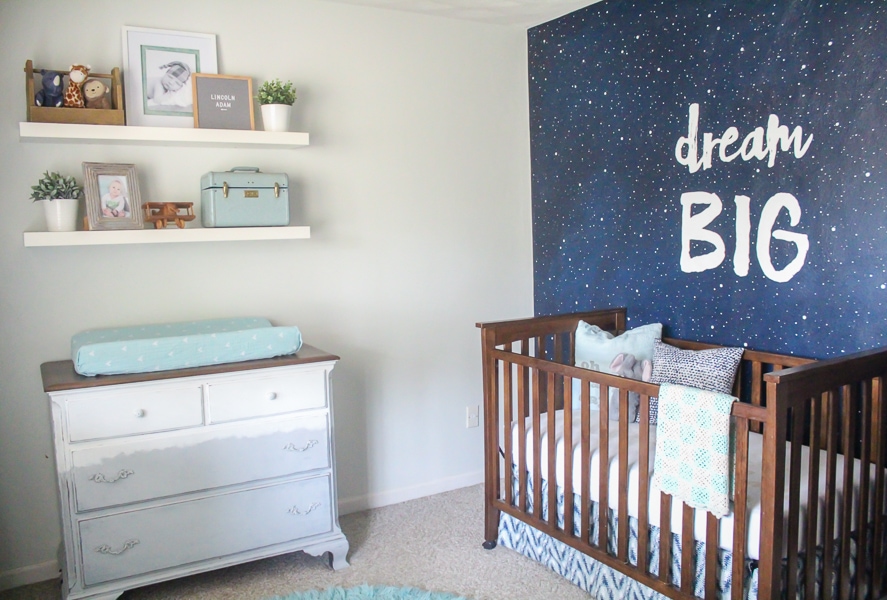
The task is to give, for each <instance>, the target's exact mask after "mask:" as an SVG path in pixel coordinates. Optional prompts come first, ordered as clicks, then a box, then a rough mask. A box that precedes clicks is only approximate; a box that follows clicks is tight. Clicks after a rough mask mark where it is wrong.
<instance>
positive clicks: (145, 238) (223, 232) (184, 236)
mask: <svg viewBox="0 0 887 600" xmlns="http://www.w3.org/2000/svg"><path fill="white" fill-rule="evenodd" d="M310 237H311V228H310V227H305V226H299V227H214V228H201V227H194V228H185V229H126V230H114V231H58V232H56V231H26V232H25V233H24V242H25V246H101V245H106V244H172V243H176V242H238V241H248V240H307V239H309V238H310Z"/></svg>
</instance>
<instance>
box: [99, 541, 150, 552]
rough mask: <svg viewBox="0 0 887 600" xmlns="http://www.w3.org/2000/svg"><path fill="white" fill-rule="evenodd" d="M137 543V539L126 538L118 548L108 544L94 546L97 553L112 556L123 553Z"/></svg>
mask: <svg viewBox="0 0 887 600" xmlns="http://www.w3.org/2000/svg"><path fill="white" fill-rule="evenodd" d="M138 543H139V541H138V540H126V541H125V542H124V543H123V547H121V548H120V550H114V548H112V547H111V546H109V545H108V544H102V545H101V546H99V547H98V548H96V549H95V551H96V552H98V553H99V554H113V555H114V556H117V555H118V554H123V553H124V552H126V551H127V550H129V549H130V548H132V547H133V546H135V545H136V544H138Z"/></svg>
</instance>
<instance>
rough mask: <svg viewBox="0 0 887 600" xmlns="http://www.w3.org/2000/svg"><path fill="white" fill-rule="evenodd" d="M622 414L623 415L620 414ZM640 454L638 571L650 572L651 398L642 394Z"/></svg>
mask: <svg viewBox="0 0 887 600" xmlns="http://www.w3.org/2000/svg"><path fill="white" fill-rule="evenodd" d="M620 414H621V413H620ZM639 419H640V425H639V429H640V436H639V441H638V443H639V453H638V471H639V472H638V570H640V572H641V573H643V574H645V575H646V574H647V573H648V572H649V569H650V567H649V565H648V564H647V561H648V557H649V548H650V529H649V526H650V397H649V396H647V395H646V394H641V405H640V417H639Z"/></svg>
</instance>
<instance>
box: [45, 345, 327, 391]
mask: <svg viewBox="0 0 887 600" xmlns="http://www.w3.org/2000/svg"><path fill="white" fill-rule="evenodd" d="M329 360H339V357H338V356H336V355H334V354H329V353H327V352H324V351H323V350H321V349H319V348H315V347H314V346H309V345H308V344H303V345H302V347H301V348H300V349H299V351H298V352H297V353H296V354H288V355H286V356H278V357H275V358H263V359H261V360H248V361H244V362H234V363H225V364H221V365H210V366H206V367H193V368H190V369H175V370H170V371H155V372H152V373H128V374H125V375H96V376H94V377H87V376H85V375H80V374H79V373H77V372H76V371H75V370H74V363H73V361H70V360H57V361H53V362H46V363H43V364H42V365H40V373H41V375H42V377H43V391H45V392H60V391H63V390H76V389H84V388H93V387H100V386H103V385H120V384H123V383H138V382H142V381H159V380H162V379H176V378H178V377H193V376H196V375H214V374H216V373H231V372H234V371H248V370H252V369H268V368H271V367H284V366H289V365H302V364H308V363H315V362H325V361H329Z"/></svg>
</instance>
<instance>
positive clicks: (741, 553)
mask: <svg viewBox="0 0 887 600" xmlns="http://www.w3.org/2000/svg"><path fill="white" fill-rule="evenodd" d="M748 432H749V422H748V419H737V420H736V467H735V475H734V478H735V480H736V487H735V489H734V490H733V497H734V498H737V499H739V500H740V501H738V502H734V504H733V576H732V581H733V586H732V588H731V590H730V596H731V598H732V600H740V599H741V598H744V597H745V596H744V593H743V592H744V589H743V582H744V580H745V540H746V539H747V537H748V533H747V530H748V504H747V502H745V501H742V499H743V498H747V497H748ZM758 551H759V552H760V549H758Z"/></svg>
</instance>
